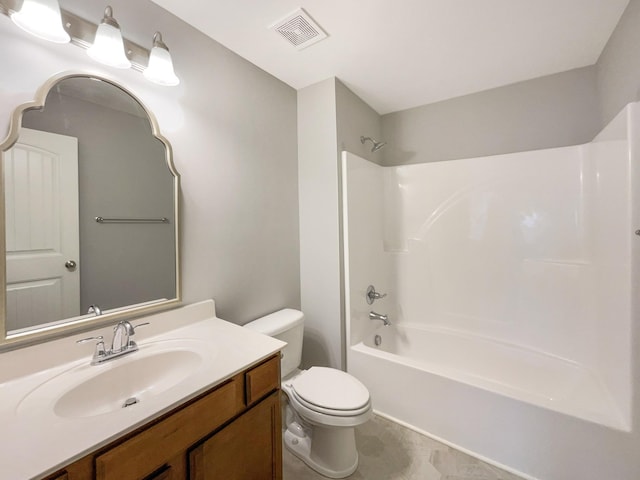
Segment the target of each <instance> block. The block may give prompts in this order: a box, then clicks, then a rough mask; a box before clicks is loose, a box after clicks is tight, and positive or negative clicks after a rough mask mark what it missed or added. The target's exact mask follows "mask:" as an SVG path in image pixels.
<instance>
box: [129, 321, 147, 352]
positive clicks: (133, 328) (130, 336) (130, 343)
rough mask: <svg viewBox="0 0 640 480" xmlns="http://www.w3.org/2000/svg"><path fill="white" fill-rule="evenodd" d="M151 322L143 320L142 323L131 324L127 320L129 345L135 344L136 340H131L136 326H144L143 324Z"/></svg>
mask: <svg viewBox="0 0 640 480" xmlns="http://www.w3.org/2000/svg"><path fill="white" fill-rule="evenodd" d="M150 324H151V322H144V323H139V324H137V325H131V324H130V323H129V322H127V325H128V326H127V328H128V332H129V347H133V346H135V344H136V342H134V341H133V338H132V337H133V336H134V335H135V333H136V330H137V329H138V327H144V326H145V325H150Z"/></svg>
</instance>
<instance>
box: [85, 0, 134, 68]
mask: <svg viewBox="0 0 640 480" xmlns="http://www.w3.org/2000/svg"><path fill="white" fill-rule="evenodd" d="M87 54H88V55H89V56H90V57H91V58H93V59H94V60H95V61H97V62H100V63H104V64H105V65H109V66H110V67H115V68H130V67H131V62H130V61H129V59H128V58H127V55H126V54H125V53H124V41H123V40H122V33H121V32H120V27H119V26H118V23H117V22H116V21H115V20H114V19H113V17H111V7H107V9H106V10H105V17H104V19H103V20H102V23H101V24H100V25H98V30H97V31H96V38H95V40H94V41H93V45H91V47H89V49H88V50H87Z"/></svg>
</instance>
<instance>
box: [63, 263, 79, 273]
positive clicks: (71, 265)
mask: <svg viewBox="0 0 640 480" xmlns="http://www.w3.org/2000/svg"><path fill="white" fill-rule="evenodd" d="M64 266H65V267H66V268H67V270H69V271H70V272H73V271H74V270H75V269H76V267H77V266H78V264H77V263H76V262H75V261H73V260H68V261H67V262H66V263H65V264H64Z"/></svg>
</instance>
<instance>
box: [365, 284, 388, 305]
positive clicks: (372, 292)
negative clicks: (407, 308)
mask: <svg viewBox="0 0 640 480" xmlns="http://www.w3.org/2000/svg"><path fill="white" fill-rule="evenodd" d="M386 296H387V294H386V293H382V294H381V293H378V292H376V287H374V286H373V285H369V286H368V287H367V293H366V299H367V303H368V304H369V305H371V304H373V302H374V301H376V300H380V299H381V298H384V297H386Z"/></svg>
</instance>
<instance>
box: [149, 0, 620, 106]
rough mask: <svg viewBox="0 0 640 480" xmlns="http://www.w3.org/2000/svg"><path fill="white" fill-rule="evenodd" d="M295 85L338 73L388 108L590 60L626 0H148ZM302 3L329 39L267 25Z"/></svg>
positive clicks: (372, 101) (369, 98) (594, 58)
mask: <svg viewBox="0 0 640 480" xmlns="http://www.w3.org/2000/svg"><path fill="white" fill-rule="evenodd" d="M152 1H153V2H155V3H157V4H158V5H160V6H162V7H164V8H165V9H166V10H169V11H170V12H172V13H173V14H174V15H176V16H178V17H180V18H182V19H183V20H184V21H186V22H188V23H189V24H191V25H193V26H194V27H196V28H197V29H199V30H201V31H202V32H204V33H205V34H207V35H208V36H210V37H211V38H213V39H214V40H216V41H218V42H220V43H221V44H223V45H225V46H226V47H227V48H229V49H231V50H233V51H234V52H236V53H237V54H238V55H240V56H242V57H244V58H246V59H247V60H249V61H250V62H252V63H254V64H256V65H258V66H259V67H261V68H262V69H264V70H266V71H267V72H269V73H270V74H272V75H274V76H275V77H277V78H279V79H281V80H282V81H283V82H285V83H287V84H289V85H290V86H292V87H293V88H296V89H300V88H303V87H306V86H308V85H312V84H314V83H316V82H319V81H322V80H325V79H327V78H329V77H332V76H336V77H338V78H339V79H340V80H342V81H343V82H344V83H345V84H346V85H347V86H348V87H349V88H350V89H351V90H353V91H354V92H355V93H356V94H357V95H359V96H360V97H361V98H362V99H363V100H364V101H366V102H367V103H368V104H369V105H371V106H372V107H373V108H374V109H375V110H376V111H377V112H378V113H380V114H385V113H389V112H393V111H398V110H404V109H406V108H410V107H415V106H419V105H424V104H427V103H433V102H437V101H441V100H445V99H448V98H453V97H458V96H461V95H466V94H469V93H474V92H478V91H482V90H487V89H490V88H495V87H499V86H502V85H508V84H511V83H515V82H519V81H522V80H527V79H531V78H536V77H541V76H544V75H549V74H553V73H558V72H562V71H566V70H570V69H573V68H578V67H583V66H587V65H593V64H594V63H596V61H597V60H598V57H599V55H600V53H601V52H602V49H603V48H604V46H605V45H606V43H607V40H608V39H609V37H610V36H611V33H612V32H613V30H614V28H615V26H616V24H617V23H618V20H619V19H620V16H621V15H622V13H623V11H624V9H625V8H626V6H627V4H628V3H629V0H393V1H392V0H233V1H223V0H208V1H203V0H152ZM298 7H302V8H304V9H305V10H306V11H307V13H308V14H309V15H310V16H311V17H312V18H313V19H314V20H315V21H316V22H318V23H319V24H320V26H321V27H322V28H323V29H324V30H325V31H326V32H327V33H328V34H329V38H328V39H326V40H323V41H321V42H318V43H316V44H315V45H312V46H310V47H308V48H306V49H304V50H301V51H298V50H297V49H296V48H294V47H293V46H292V45H290V44H289V43H287V42H286V41H285V40H284V39H283V38H282V37H281V36H279V35H278V34H276V33H274V32H273V31H272V30H269V29H268V27H269V26H270V25H272V24H273V23H275V22H277V21H278V20H280V19H282V18H283V17H285V16H287V15H288V14H289V13H291V12H293V11H294V10H296V9H297V8H298Z"/></svg>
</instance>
